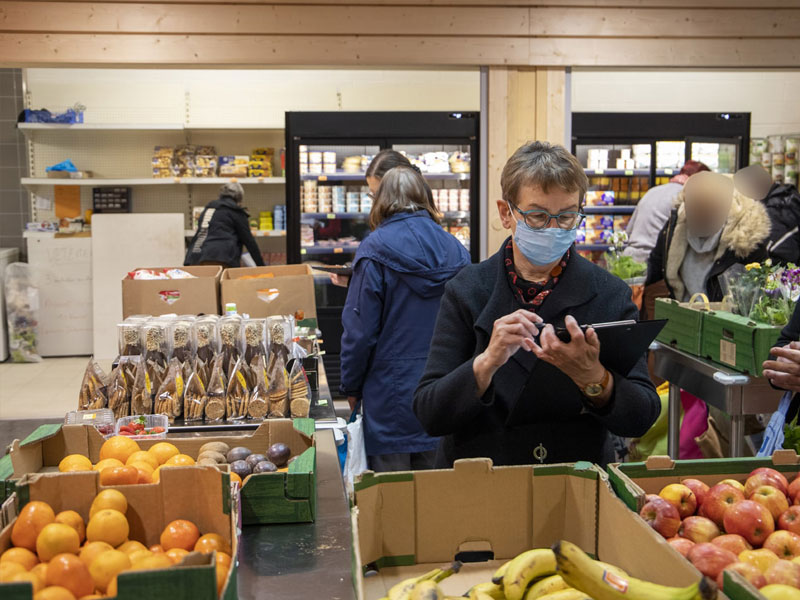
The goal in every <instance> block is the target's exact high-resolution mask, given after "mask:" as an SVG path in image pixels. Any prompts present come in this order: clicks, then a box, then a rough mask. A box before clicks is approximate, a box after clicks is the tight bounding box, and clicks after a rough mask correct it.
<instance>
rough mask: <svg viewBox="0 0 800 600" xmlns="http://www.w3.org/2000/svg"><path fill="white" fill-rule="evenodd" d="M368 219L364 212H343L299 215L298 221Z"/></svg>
mask: <svg viewBox="0 0 800 600" xmlns="http://www.w3.org/2000/svg"><path fill="white" fill-rule="evenodd" d="M368 217H369V213H368V212H365V213H362V212H349V213H348V212H345V213H302V214H301V215H300V220H301V221H302V220H304V219H305V220H312V221H317V220H320V219H322V220H325V219H327V220H331V221H332V220H333V219H366V218H368Z"/></svg>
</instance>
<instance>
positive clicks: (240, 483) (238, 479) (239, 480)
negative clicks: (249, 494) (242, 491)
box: [229, 471, 242, 487]
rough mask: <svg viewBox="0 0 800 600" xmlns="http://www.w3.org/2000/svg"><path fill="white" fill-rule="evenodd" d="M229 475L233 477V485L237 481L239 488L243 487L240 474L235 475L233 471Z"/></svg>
mask: <svg viewBox="0 0 800 600" xmlns="http://www.w3.org/2000/svg"><path fill="white" fill-rule="evenodd" d="M229 475H230V476H231V483H233V482H234V481H235V482H236V483H238V484H239V486H240V487H241V485H242V478H241V477H240V476H239V474H238V473H234V472H233V471H231V472H230V473H229Z"/></svg>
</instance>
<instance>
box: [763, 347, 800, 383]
mask: <svg viewBox="0 0 800 600" xmlns="http://www.w3.org/2000/svg"><path fill="white" fill-rule="evenodd" d="M770 354H772V356H775V357H776V358H777V360H765V361H764V365H763V369H764V377H766V378H767V379H769V381H770V383H771V384H772V385H774V386H775V387H778V388H781V389H784V390H789V391H790V392H800V342H791V343H789V345H788V346H784V347H783V348H773V349H772V350H770Z"/></svg>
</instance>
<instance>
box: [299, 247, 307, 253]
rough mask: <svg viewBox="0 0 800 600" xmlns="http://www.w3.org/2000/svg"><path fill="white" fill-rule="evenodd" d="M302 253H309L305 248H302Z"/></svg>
mask: <svg viewBox="0 0 800 600" xmlns="http://www.w3.org/2000/svg"><path fill="white" fill-rule="evenodd" d="M300 254H308V251H307V250H306V249H305V248H300Z"/></svg>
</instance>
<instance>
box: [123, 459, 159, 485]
mask: <svg viewBox="0 0 800 600" xmlns="http://www.w3.org/2000/svg"><path fill="white" fill-rule="evenodd" d="M128 466H130V467H133V468H134V469H136V470H137V471H138V472H139V479H138V481H137V482H136V483H153V471H155V469H154V468H153V467H151V466H150V463H146V462H144V461H139V462H134V463H130V464H129V465H128Z"/></svg>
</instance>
